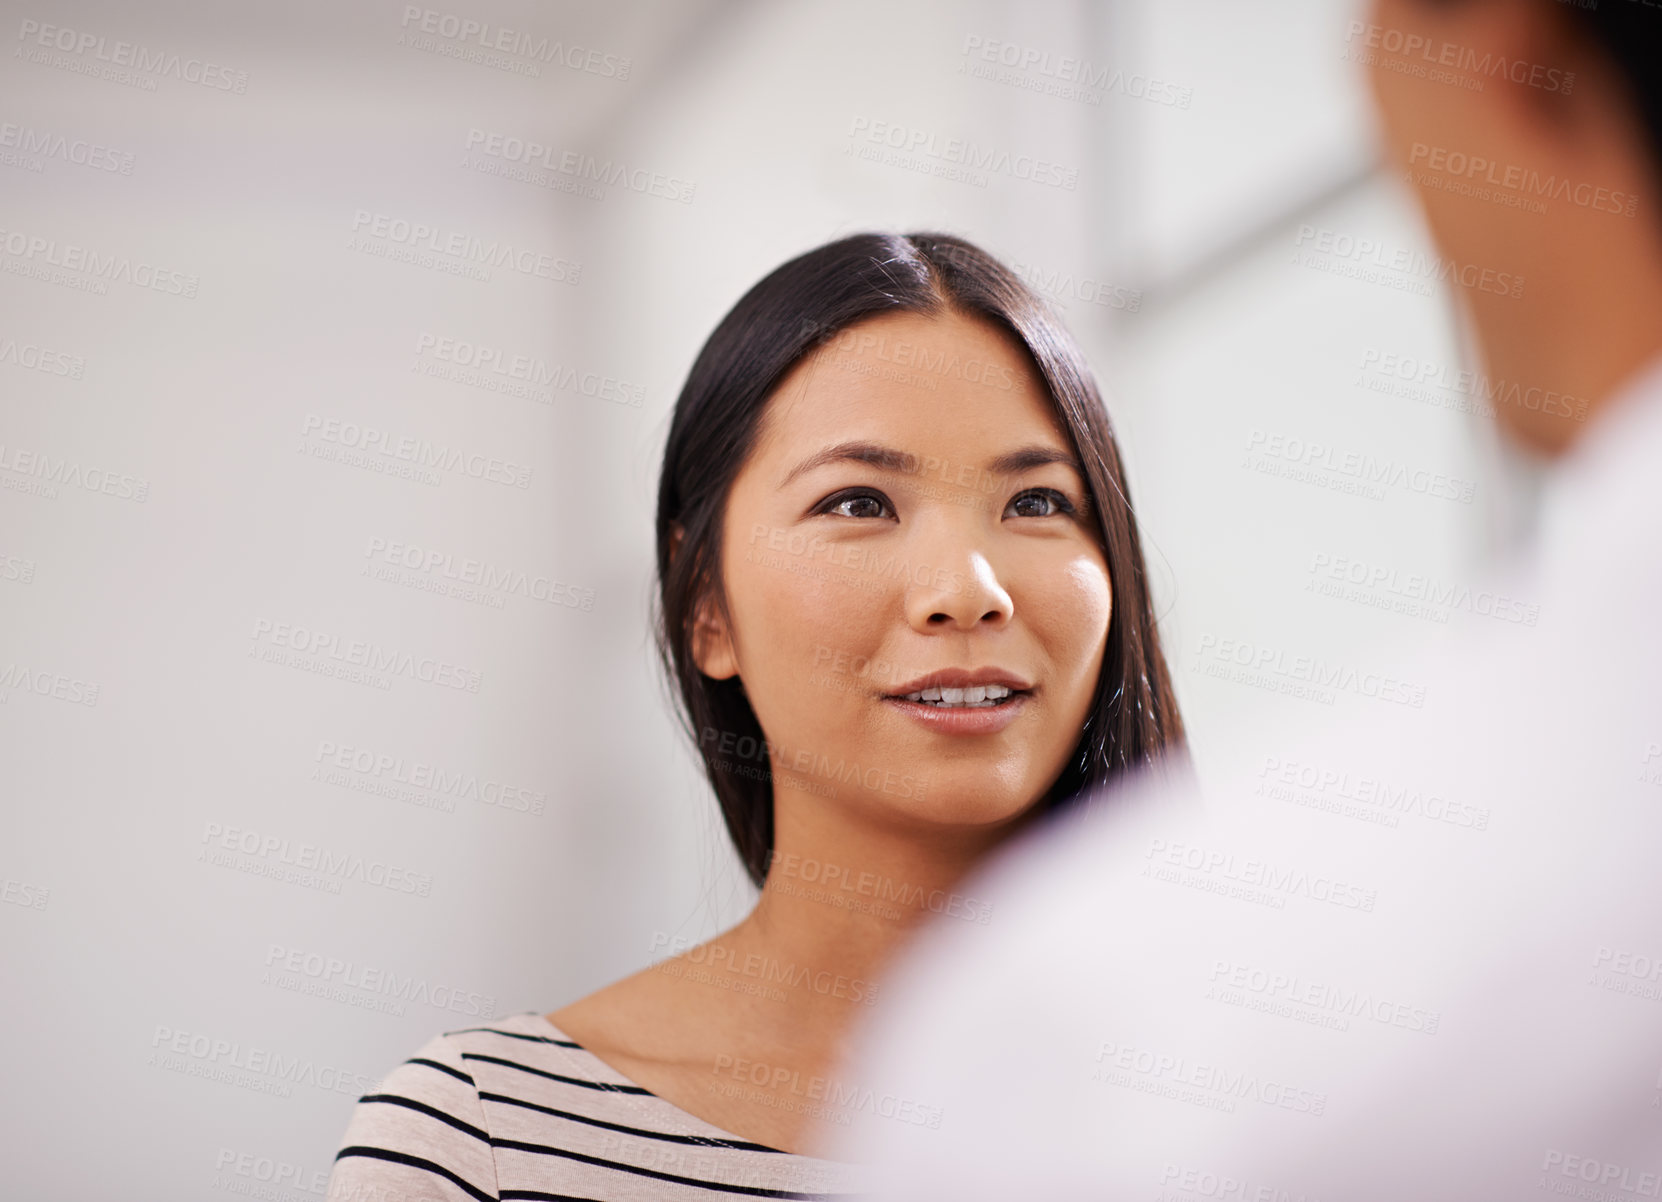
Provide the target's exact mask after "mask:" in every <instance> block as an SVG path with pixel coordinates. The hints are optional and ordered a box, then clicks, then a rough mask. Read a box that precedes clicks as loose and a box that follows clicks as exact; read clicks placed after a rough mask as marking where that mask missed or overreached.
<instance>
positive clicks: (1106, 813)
mask: <svg viewBox="0 0 1662 1202" xmlns="http://www.w3.org/2000/svg"><path fill="white" fill-rule="evenodd" d="M1659 30H1662V7H1659V6H1658V5H1656V4H1655V3H1653V2H1651V0H1597V7H1596V8H1595V7H1592V6H1591V5H1588V6H1572V5H1570V4H1566V3H1558V2H1556V0H1377V2H1376V3H1375V4H1374V5H1373V8H1372V10H1371V12H1370V13H1369V14H1368V16H1367V18H1366V19H1365V20H1364V21H1362V22H1359V23H1358V26H1352V34H1353V36H1354V37H1356V38H1357V39H1358V40H1362V41H1365V43H1366V44H1367V45H1368V46H1369V48H1370V49H1371V50H1372V59H1371V62H1370V83H1371V86H1372V89H1373V92H1374V95H1375V98H1376V100H1377V102H1378V108H1379V112H1380V115H1381V118H1382V128H1383V131H1384V135H1385V139H1386V143H1387V147H1388V151H1389V154H1390V157H1391V160H1392V164H1393V166H1394V167H1395V168H1396V169H1397V171H1398V173H1399V174H1401V175H1402V176H1403V177H1404V178H1406V179H1407V180H1408V181H1409V182H1410V184H1411V185H1412V187H1413V190H1414V192H1415V193H1416V195H1417V197H1418V200H1419V202H1420V204H1421V205H1422V207H1423V210H1424V213H1425V217H1426V220H1427V222H1428V224H1429V226H1430V230H1431V233H1432V235H1433V237H1434V239H1435V241H1436V243H1437V248H1438V252H1439V254H1440V255H1441V256H1442V258H1443V260H1444V262H1445V264H1448V265H1451V266H1452V270H1451V272H1450V282H1451V285H1453V290H1454V292H1455V294H1456V297H1457V300H1458V303H1459V304H1460V306H1461V307H1462V309H1463V310H1464V313H1465V316H1466V317H1467V318H1468V319H1469V322H1470V327H1471V329H1472V330H1473V331H1474V332H1475V335H1476V338H1477V341H1478V343H1479V344H1480V347H1481V354H1482V357H1483V365H1482V366H1483V371H1484V375H1485V377H1486V378H1488V379H1490V380H1495V381H1507V382H1512V383H1514V384H1517V385H1521V387H1516V388H1507V389H1502V390H1497V392H1496V399H1495V417H1496V420H1497V421H1498V422H1499V423H1500V424H1501V427H1502V434H1503V436H1504V437H1506V438H1507V439H1509V440H1511V442H1512V443H1513V444H1514V445H1515V446H1517V447H1519V448H1521V449H1523V450H1525V451H1526V452H1527V453H1528V454H1530V455H1532V456H1534V457H1537V458H1538V459H1539V460H1540V462H1541V463H1542V464H1543V465H1544V471H1543V484H1542V491H1541V495H1540V498H1539V511H1538V514H1537V515H1536V523H1535V526H1534V528H1533V530H1532V531H1531V533H1530V536H1529V538H1528V539H1527V540H1525V541H1524V542H1523V543H1522V544H1521V545H1520V546H1518V547H1517V548H1515V549H1514V551H1513V552H1512V553H1511V554H1510V555H1509V557H1508V558H1507V559H1506V561H1505V562H1504V563H1503V564H1501V565H1500V566H1499V567H1498V568H1497V569H1496V570H1495V571H1494V573H1493V574H1492V576H1491V578H1490V579H1488V580H1487V581H1485V582H1484V583H1483V585H1482V587H1483V588H1484V589H1486V590H1488V591H1489V592H1490V593H1491V594H1492V595H1494V596H1504V597H1508V598H1525V599H1528V600H1529V601H1530V602H1531V603H1532V604H1536V605H1538V606H1539V609H1538V615H1539V616H1538V621H1537V622H1536V624H1534V625H1533V626H1530V625H1525V624H1517V623H1507V622H1498V621H1491V622H1485V623H1482V624H1481V626H1482V628H1481V629H1477V628H1475V627H1476V626H1478V625H1479V624H1477V623H1474V624H1472V625H1473V627H1474V628H1467V629H1456V630H1455V631H1454V632H1453V633H1452V635H1451V636H1449V637H1444V638H1443V639H1441V641H1432V642H1430V643H1428V644H1427V645H1426V646H1425V647H1424V648H1423V649H1422V650H1420V651H1418V652H1416V653H1415V654H1414V655H1412V656H1410V657H1409V658H1408V659H1406V660H1405V661H1404V662H1402V663H1401V664H1400V665H1399V667H1400V672H1399V673H1398V675H1399V676H1400V678H1401V679H1403V680H1406V681H1413V682H1419V683H1421V684H1423V686H1424V691H1425V692H1424V696H1425V701H1424V706H1423V708H1412V707H1408V706H1390V705H1384V704H1381V705H1377V706H1373V707H1371V708H1372V709H1373V710H1375V711H1376V712H1374V713H1371V714H1369V715H1368V716H1367V717H1366V718H1358V719H1356V720H1355V721H1351V722H1345V721H1334V720H1329V721H1327V722H1326V724H1325V725H1323V726H1321V727H1314V726H1313V727H1311V728H1310V729H1305V730H1296V731H1289V732H1288V733H1287V734H1286V736H1285V738H1282V739H1278V740H1276V741H1275V742H1274V743H1273V744H1272V745H1265V746H1264V747H1263V748H1262V754H1261V755H1259V756H1257V758H1256V759H1255V760H1254V762H1253V763H1251V764H1250V765H1249V764H1244V763H1237V764H1235V765H1232V766H1231V767H1230V769H1229V771H1228V772H1225V773H1222V774H1219V776H1218V777H1217V778H1216V779H1218V780H1220V781H1221V782H1223V787H1221V788H1215V789H1209V790H1208V791H1207V795H1206V796H1205V797H1204V798H1201V797H1198V796H1196V795H1194V793H1193V791H1184V790H1179V789H1173V788H1171V787H1170V786H1168V785H1160V786H1156V785H1154V784H1153V783H1152V782H1145V783H1143V784H1142V785H1140V786H1136V785H1134V786H1129V787H1126V788H1124V789H1121V790H1118V791H1114V792H1112V794H1111V795H1109V794H1107V793H1106V792H1103V793H1099V794H1098V796H1096V797H1094V798H1093V800H1092V803H1091V804H1090V805H1088V806H1085V807H1081V808H1079V809H1076V810H1075V811H1073V812H1072V813H1071V815H1070V816H1068V817H1066V818H1063V819H1060V820H1058V821H1056V822H1052V823H1049V824H1047V825H1046V826H1045V827H1043V828H1040V829H1038V830H1036V831H1034V832H1031V833H1030V834H1029V836H1028V837H1027V838H1025V839H1023V840H1021V841H1019V842H1018V843H1017V844H1015V845H1013V846H1012V847H1011V848H1009V849H1008V850H1007V851H1006V852H1005V853H1004V854H1003V855H1001V856H1000V857H999V858H997V859H996V860H995V861H994V862H993V863H992V864H991V865H990V866H988V867H986V868H985V869H984V870H983V871H982V872H981V874H980V878H979V880H977V881H976V882H975V884H974V888H975V889H976V891H977V892H978V893H980V894H982V895H984V896H986V897H989V898H991V899H993V900H994V904H995V909H996V913H997V915H998V917H997V921H996V922H994V923H991V924H989V925H988V926H987V927H985V928H968V929H965V928H963V926H962V924H956V928H957V929H953V927H954V924H941V925H940V926H939V927H938V928H935V929H931V930H929V931H928V932H926V934H925V936H924V938H923V939H922V940H921V941H920V943H919V944H918V945H917V946H916V947H915V948H914V951H913V955H912V956H911V957H910V958H908V959H907V960H905V961H903V962H902V963H901V964H900V965H899V967H898V968H897V970H896V971H895V972H894V974H893V975H892V976H891V977H890V978H889V979H888V980H886V982H885V985H884V989H885V999H886V1000H885V1006H884V1007H883V1009H882V1011H881V1012H880V1013H878V1014H876V1015H874V1023H873V1024H872V1025H871V1027H870V1028H869V1029H868V1030H866V1032H865V1036H866V1038H865V1042H864V1043H863V1044H862V1045H861V1048H860V1051H859V1052H858V1053H857V1054H856V1055H855V1056H854V1057H853V1058H852V1059H851V1061H850V1062H849V1065H848V1067H847V1069H846V1071H845V1073H844V1076H845V1078H847V1079H851V1080H856V1081H858V1082H860V1083H861V1085H862V1087H866V1088H870V1089H871V1090H872V1091H873V1093H874V1096H877V1097H880V1098H887V1099H901V1100H902V1101H904V1100H906V1099H918V1100H920V1101H921V1102H928V1103H932V1104H936V1105H939V1106H940V1107H941V1108H942V1116H943V1118H942V1122H941V1124H940V1126H939V1129H938V1130H925V1129H921V1128H918V1127H916V1126H915V1125H910V1124H907V1123H904V1122H900V1121H895V1120H893V1119H891V1118H885V1117H884V1114H883V1113H882V1112H881V1110H880V1109H877V1108H874V1109H872V1110H871V1111H869V1112H863V1113H862V1114H860V1115H859V1116H858V1122H857V1123H855V1124H854V1125H853V1126H852V1127H850V1128H849V1129H847V1130H838V1131H828V1132H826V1133H824V1140H825V1146H826V1147H827V1149H828V1154H830V1155H835V1156H837V1157H840V1158H844V1159H849V1160H864V1161H868V1162H870V1163H871V1164H872V1165H873V1166H874V1169H875V1171H876V1173H877V1176H876V1180H877V1181H879V1182H880V1188H879V1190H878V1192H877V1194H876V1195H875V1196H876V1197H880V1198H882V1199H885V1200H887V1199H906V1200H907V1202H926V1200H929V1199H951V1200H952V1202H970V1200H973V1199H1000V1200H1001V1202H1002V1200H1006V1199H1027V1198H1042V1199H1047V1200H1048V1199H1070V1198H1093V1199H1121V1198H1126V1199H1161V1200H1171V1202H1178V1200H1191V1199H1201V1200H1223V1202H1228V1200H1253V1202H1256V1200H1260V1199H1265V1200H1268V1199H1277V1200H1279V1199H1310V1200H1314V1199H1322V1200H1324V1202H1328V1200H1348V1202H1357V1200H1359V1199H1381V1200H1384V1199H1390V1200H1391V1202H1406V1200H1409V1199H1412V1200H1415V1202H1421V1200H1426V1199H1485V1200H1501V1199H1506V1200H1515V1199H1531V1198H1547V1197H1555V1196H1556V1197H1567V1198H1585V1199H1643V1198H1656V1197H1659V1196H1662V188H1659V185H1658V179H1659V176H1662V169H1659V167H1662V99H1659V97H1662V39H1659ZM1427 64H1430V65H1429V66H1427ZM1485 65H1486V66H1487V70H1485ZM1439 67H1440V68H1441V74H1439V73H1438V69H1439ZM1462 69H1464V71H1465V74H1466V75H1467V76H1474V75H1477V73H1478V71H1484V74H1483V75H1482V76H1481V77H1480V78H1481V80H1482V86H1481V87H1480V88H1477V87H1471V86H1463V85H1458V84H1451V83H1450V82H1449V79H1450V76H1451V75H1459V74H1461V72H1462ZM1508 197H1512V198H1514V199H1511V200H1509V199H1507V198H1508ZM1517 197H1534V198H1536V199H1538V200H1540V201H1542V202H1544V205H1545V209H1546V212H1545V213H1542V212H1541V211H1540V208H1541V206H1540V205H1537V204H1525V203H1519V202H1517V201H1516V199H1515V198H1517ZM1496 272H1505V273H1510V274H1511V275H1512V276H1513V277H1522V279H1523V280H1524V282H1525V283H1524V287H1523V288H1522V289H1519V290H1516V292H1517V294H1516V295H1514V294H1513V293H1512V291H1509V290H1497V289H1495V288H1494V287H1493V280H1494V278H1495V275H1494V273H1496ZM1564 398H1574V399H1575V403H1574V404H1566V403H1563V399H1564ZM891 1109H893V1108H891Z"/></svg>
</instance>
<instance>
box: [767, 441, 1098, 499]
mask: <svg viewBox="0 0 1662 1202" xmlns="http://www.w3.org/2000/svg"><path fill="white" fill-rule="evenodd" d="M850 462H852V463H866V464H870V465H871V466H872V467H875V468H877V469H879V470H880V471H885V472H904V473H907V474H912V473H915V472H917V471H919V470H922V469H923V468H924V467H925V466H927V467H928V469H929V470H933V469H934V467H936V466H939V465H938V464H934V463H930V462H929V461H928V460H925V459H921V458H919V457H918V456H917V455H913V454H911V453H909V452H907V451H897V450H895V449H894V448H893V447H886V446H883V445H882V444H881V443H876V442H865V441H860V440H855V441H852V442H839V443H836V444H835V445H833V446H829V447H826V448H825V449H824V450H821V451H816V452H814V454H812V455H810V456H808V458H806V459H804V460H803V461H802V462H801V463H799V464H797V465H796V466H795V467H793V468H792V469H791V470H790V471H789V472H787V473H786V474H785V478H784V479H783V480H781V481H780V482H779V487H780V488H786V487H788V486H789V485H790V482H791V481H792V480H795V479H796V478H797V477H798V476H800V475H802V474H803V473H804V472H809V471H812V470H813V469H815V468H817V467H824V466H825V465H826V464H828V463H850ZM1047 463H1060V464H1062V465H1063V466H1065V467H1071V468H1072V469H1073V470H1074V471H1076V472H1078V473H1079V476H1080V478H1081V479H1084V476H1085V471H1084V469H1083V468H1082V467H1080V465H1079V460H1078V459H1076V458H1074V456H1073V454H1072V452H1070V451H1064V450H1062V449H1061V448H1059V447H1047V446H1044V445H1042V444H1039V443H1035V444H1033V445H1031V446H1025V447H1020V448H1018V449H1017V450H1014V451H1006V452H1005V453H1004V454H1002V455H999V456H997V457H996V458H994V459H992V460H991V461H990V462H989V463H988V464H987V466H986V469H985V470H986V471H987V472H989V473H991V474H992V475H994V476H1013V475H1015V474H1016V473H1018V472H1025V471H1029V470H1031V469H1032V468H1036V467H1043V466H1044V465H1045V464H1047Z"/></svg>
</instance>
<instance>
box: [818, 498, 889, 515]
mask: <svg viewBox="0 0 1662 1202" xmlns="http://www.w3.org/2000/svg"><path fill="white" fill-rule="evenodd" d="M887 508H888V502H887V501H885V500H883V498H882V497H880V496H878V495H877V494H876V493H869V492H857V493H849V494H846V495H844V496H842V497H840V498H838V499H836V500H834V501H832V502H831V504H830V505H829V507H827V508H826V510H825V511H824V512H826V513H834V514H837V515H838V516H840V517H845V518H875V517H881V516H882V513H881V512H879V511H881V510H886V509H887Z"/></svg>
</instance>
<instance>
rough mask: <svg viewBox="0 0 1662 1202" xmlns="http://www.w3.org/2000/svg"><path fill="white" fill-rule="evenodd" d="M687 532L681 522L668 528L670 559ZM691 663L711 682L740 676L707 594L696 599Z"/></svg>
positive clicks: (724, 626)
mask: <svg viewBox="0 0 1662 1202" xmlns="http://www.w3.org/2000/svg"><path fill="white" fill-rule="evenodd" d="M685 534H686V530H685V529H684V528H683V527H682V525H681V523H680V522H671V523H670V529H669V559H670V562H671V563H674V562H675V556H676V555H677V554H678V553H679V552H680V550H681V539H682V536H683V535H685ZM693 614H694V616H693V640H692V643H693V645H692V652H693V662H694V663H695V664H697V665H698V670H699V671H700V672H702V673H704V675H706V676H708V677H710V678H711V679H712V680H726V679H728V678H729V677H733V676H737V675H738V674H739V657H738V655H737V654H736V653H735V651H734V649H733V640H732V638H731V636H730V635H729V633H728V630H727V623H726V622H725V621H723V620H722V617H721V612H720V610H719V608H718V607H717V606H716V605H714V604H713V603H712V602H711V599H710V596H709V594H708V593H707V592H706V593H704V594H702V595H700V597H699V598H698V601H697V603H696V605H695V606H694V610H693Z"/></svg>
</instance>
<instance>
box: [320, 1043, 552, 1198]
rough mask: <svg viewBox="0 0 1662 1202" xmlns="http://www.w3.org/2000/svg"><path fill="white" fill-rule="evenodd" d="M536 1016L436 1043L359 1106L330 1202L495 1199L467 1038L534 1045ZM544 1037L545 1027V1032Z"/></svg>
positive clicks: (491, 1157)
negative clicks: (522, 1040) (512, 1040)
mask: <svg viewBox="0 0 1662 1202" xmlns="http://www.w3.org/2000/svg"><path fill="white" fill-rule="evenodd" d="M539 1022H540V1018H539V1016H537V1015H534V1014H519V1015H511V1016H508V1017H506V1018H502V1019H497V1020H495V1021H494V1022H491V1023H489V1024H487V1025H485V1026H483V1027H464V1028H460V1029H457V1030H452V1031H446V1032H443V1033H442V1034H439V1035H434V1036H433V1037H432V1038H431V1039H429V1040H428V1041H427V1042H426V1043H424V1044H422V1045H421V1047H419V1048H417V1049H416V1051H415V1053H414V1055H412V1056H410V1057H409V1058H408V1059H407V1060H405V1061H403V1063H401V1064H398V1065H397V1066H395V1067H394V1068H393V1069H392V1070H391V1071H390V1072H388V1073H387V1075H386V1076H385V1077H383V1078H382V1079H381V1082H380V1084H379V1085H377V1086H376V1087H375V1089H374V1090H373V1091H372V1092H370V1093H367V1094H365V1095H364V1096H363V1097H361V1098H359V1099H358V1105H357V1106H356V1107H355V1108H354V1110H353V1111H352V1118H351V1120H350V1121H349V1122H348V1124H347V1128H346V1133H345V1135H344V1136H343V1137H342V1139H341V1143H340V1149H339V1151H338V1152H337V1153H336V1155H335V1165H334V1171H333V1172H332V1174H331V1175H330V1178H329V1193H328V1197H329V1198H331V1199H340V1200H353V1202H356V1200H357V1199H367V1198H373V1197H383V1198H387V1197H391V1198H397V1197H411V1198H417V1197H419V1198H436V1199H442V1200H444V1202H451V1200H452V1199H456V1200H459V1199H464V1198H465V1199H473V1200H476V1202H494V1200H495V1199H496V1198H497V1184H496V1164H495V1156H494V1154H493V1150H492V1145H491V1138H490V1130H489V1128H488V1126H487V1123H486V1115H485V1109H484V1106H483V1105H482V1103H481V1100H480V1097H479V1087H478V1084H477V1082H476V1080H475V1076H474V1072H473V1067H474V1065H473V1060H474V1058H475V1057H476V1056H477V1053H475V1052H473V1051H471V1050H470V1048H471V1043H470V1040H469V1039H468V1036H469V1035H470V1034H483V1033H491V1034H497V1035H500V1036H504V1037H514V1036H522V1037H525V1038H538V1037H539V1035H538V1031H537V1024H538V1023H539ZM544 1029H545V1030H546V1027H544Z"/></svg>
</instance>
